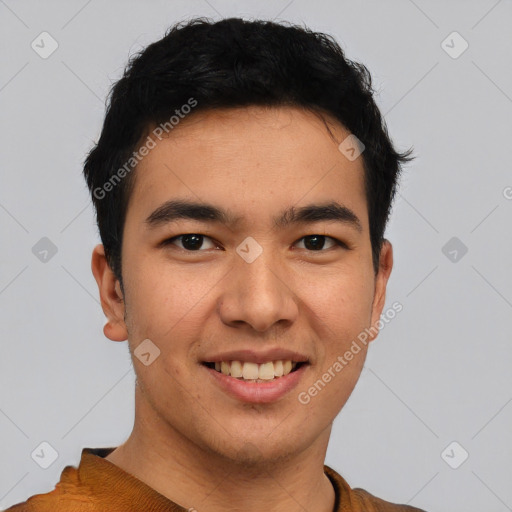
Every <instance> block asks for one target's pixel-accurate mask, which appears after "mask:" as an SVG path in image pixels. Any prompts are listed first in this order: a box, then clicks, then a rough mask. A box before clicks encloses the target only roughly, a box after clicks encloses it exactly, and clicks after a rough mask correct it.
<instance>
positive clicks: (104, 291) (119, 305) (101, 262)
mask: <svg viewBox="0 0 512 512" xmlns="http://www.w3.org/2000/svg"><path fill="white" fill-rule="evenodd" d="M91 270H92V273H93V275H94V278H95V280H96V283H97V285H98V290H99V293H100V299H101V307H102V309H103V313H104V314H105V316H106V317H107V322H106V323H105V326H104V327H103V333H104V334H105V336H106V337H107V338H108V339H110V340H112V341H125V340H127V339H128V331H127V328H126V324H125V322H124V313H125V311H124V308H125V304H124V298H123V294H122V291H121V287H120V285H119V281H118V280H117V278H116V277H115V275H114V273H113V272H112V270H111V268H110V266H109V265H108V262H107V259H106V256H105V248H104V247H103V245H102V244H98V245H97V246H96V247H95V248H94V249H93V252H92V260H91Z"/></svg>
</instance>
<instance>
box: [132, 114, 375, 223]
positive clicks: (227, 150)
mask: <svg viewBox="0 0 512 512" xmlns="http://www.w3.org/2000/svg"><path fill="white" fill-rule="evenodd" d="M324 119H325V122H326V123H327V124H328V126H329V129H330V132H331V133H329V130H328V129H327V127H326V124H325V122H324V120H323V119H322V118H320V117H319V116H317V115H315V114H314V113H312V112H309V111H305V110H302V109H299V108H295V107H275V108H268V107H256V106H251V107H244V108H231V109H218V110H210V111H199V112H196V113H194V114H191V115H190V116H189V117H185V118H184V119H183V120H181V121H180V123H179V124H178V125H175V126H174V128H173V129H172V131H170V132H169V134H168V135H167V136H165V137H164V138H162V140H159V139H158V138H157V137H155V136H154V135H152V132H150V135H149V136H150V137H152V139H153V142H154V144H151V146H153V147H152V149H151V150H150V151H149V152H148V153H147V154H146V156H144V158H143V159H142V160H141V161H140V162H139V164H138V165H137V168H136V171H135V176H134V178H135V183H134V189H133V192H132V197H131V199H130V203H129V207H128V214H127V222H128V216H129V215H136V216H137V218H142V217H144V219H145V218H146V216H147V215H149V214H150V213H151V211H153V210H154V209H155V208H156V207H157V206H159V205H160V204H162V203H164V202H165V201H168V200H169V199H172V198H178V199H184V198H187V199H193V200H195V201H198V200H201V201H207V202H209V203H216V204H219V205H222V206H223V207H225V208H227V209H228V210H230V211H233V213H234V214H235V215H237V216H238V217H244V214H245V213H247V215H251V214H252V215H254V208H257V209H258V211H260V212H266V211H268V212H269V213H270V214H271V215H272V217H274V216H275V213H276V212H278V211H279V212H280V211H282V210H283V207H284V206H291V205H294V204H307V203H312V202H315V201H316V202H318V201H321V202H324V203H325V202H327V201H330V200H336V201H338V202H343V204H346V205H347V206H349V207H350V208H351V209H353V210H359V213H358V216H359V217H360V218H361V221H364V219H365V210H366V197H365V194H364V175H363V172H364V170H363V162H362V157H359V158H357V159H356V160H354V161H349V160H348V159H347V158H346V157H345V156H344V155H343V154H342V153H341V152H340V151H339V150H338V145H339V143H340V142H341V141H343V140H344V139H345V138H346V137H347V136H348V135H349V132H348V131H347V130H346V129H345V128H344V127H343V126H342V125H341V124H340V123H338V122H336V121H335V120H334V119H332V118H330V117H329V116H324ZM143 143H144V141H143ZM244 212H245V213H244Z"/></svg>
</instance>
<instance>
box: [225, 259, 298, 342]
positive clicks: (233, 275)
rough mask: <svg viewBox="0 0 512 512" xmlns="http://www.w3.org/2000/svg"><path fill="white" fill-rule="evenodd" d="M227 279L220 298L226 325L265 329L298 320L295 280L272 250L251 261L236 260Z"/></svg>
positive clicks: (257, 329)
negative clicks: (273, 254) (292, 279)
mask: <svg viewBox="0 0 512 512" xmlns="http://www.w3.org/2000/svg"><path fill="white" fill-rule="evenodd" d="M227 280H228V281H227V282H228V284H227V287H226V288H225V289H224V292H223V293H222V296H221V297H220V300H219V314H220V317H221V319H222V321H223V322H224V323H225V324H226V325H229V326H231V327H240V326H241V325H249V326H250V327H251V328H252V329H254V330H255V331H258V332H265V331H268V330H269V329H271V328H272V327H273V326H274V325H277V324H279V325H282V326H286V325H291V324H292V323H293V322H294V321H295V320H296V319H297V315H298V304H297V299H296V294H295V293H294V291H293V289H294V283H293V282H292V281H291V276H290V273H289V272H287V271H286V269H285V266H284V264H282V263H280V262H279V261H278V259H277V257H273V256H272V254H271V251H270V250H269V249H265V250H264V251H263V252H262V254H260V256H258V258H256V260H254V261H253V262H252V263H248V262H246V261H244V260H243V259H242V258H240V259H239V260H237V261H236V262H235V264H234V267H233V269H232V272H230V273H229V275H228V276H227Z"/></svg>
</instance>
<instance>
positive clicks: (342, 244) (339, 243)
mask: <svg viewBox="0 0 512 512" xmlns="http://www.w3.org/2000/svg"><path fill="white" fill-rule="evenodd" d="M187 235H196V236H201V237H203V238H207V239H210V240H212V241H213V242H215V241H214V240H213V239H212V238H211V237H209V236H207V235H202V234H200V233H184V234H182V235H177V236H173V237H171V238H167V239H166V240H164V241H163V242H162V243H161V244H160V245H161V246H168V245H172V244H173V242H174V241H175V240H177V239H179V238H182V237H184V236H187ZM314 236H323V237H324V238H326V239H331V240H332V241H333V242H334V243H335V245H337V246H339V247H341V248H342V249H347V250H348V249H349V247H348V246H347V244H346V243H345V242H342V241H341V240H338V239H337V238H334V237H332V236H327V235H322V234H319V233H315V234H311V235H306V236H303V237H302V238H299V239H298V240H297V242H300V241H302V240H304V239H305V238H308V237H314ZM297 242H295V243H297ZM215 243H217V242H215ZM218 245H220V244H218ZM178 249H180V250H182V251H184V252H190V253H194V252H204V250H202V249H198V250H197V251H191V250H188V249H182V248H181V247H178ZM331 249H334V247H329V248H328V249H319V250H318V251H311V250H307V249H305V250H307V251H308V252H311V253H314V252H319V253H321V252H327V251H329V250H331Z"/></svg>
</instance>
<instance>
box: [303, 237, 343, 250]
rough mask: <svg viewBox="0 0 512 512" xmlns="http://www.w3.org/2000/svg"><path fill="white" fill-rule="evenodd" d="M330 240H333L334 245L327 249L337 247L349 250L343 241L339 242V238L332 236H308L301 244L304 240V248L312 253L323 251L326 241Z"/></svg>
mask: <svg viewBox="0 0 512 512" xmlns="http://www.w3.org/2000/svg"><path fill="white" fill-rule="evenodd" d="M326 239H329V240H331V243H332V245H331V246H330V247H328V248H327V249H332V248H333V247H335V246H336V245H338V246H341V247H344V248H345V249H348V247H347V245H346V244H345V243H343V242H342V241H341V240H338V239H337V238H333V237H332V236H326V235H307V236H305V237H302V238H301V239H300V240H299V242H302V241H303V240H304V246H305V248H306V249H307V250H310V251H317V252H318V251H322V249H324V248H325V247H324V246H325V240H326Z"/></svg>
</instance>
